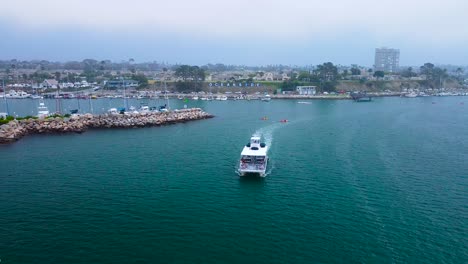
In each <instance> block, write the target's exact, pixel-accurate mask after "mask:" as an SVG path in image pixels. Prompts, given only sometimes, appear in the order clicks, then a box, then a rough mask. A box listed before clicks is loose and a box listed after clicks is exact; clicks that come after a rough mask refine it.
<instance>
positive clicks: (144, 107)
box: [139, 105, 150, 114]
mask: <svg viewBox="0 0 468 264" xmlns="http://www.w3.org/2000/svg"><path fill="white" fill-rule="evenodd" d="M139 111H140V113H142V114H146V113H149V112H150V108H149V106H147V105H142V106H141V107H140V110H139Z"/></svg>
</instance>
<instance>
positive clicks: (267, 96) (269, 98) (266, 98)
mask: <svg viewBox="0 0 468 264" xmlns="http://www.w3.org/2000/svg"><path fill="white" fill-rule="evenodd" d="M260 100H262V101H264V102H270V101H271V96H270V95H269V94H265V95H264V96H263V97H262V98H260Z"/></svg>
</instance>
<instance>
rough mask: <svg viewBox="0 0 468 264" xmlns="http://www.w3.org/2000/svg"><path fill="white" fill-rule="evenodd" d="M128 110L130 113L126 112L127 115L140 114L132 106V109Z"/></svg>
mask: <svg viewBox="0 0 468 264" xmlns="http://www.w3.org/2000/svg"><path fill="white" fill-rule="evenodd" d="M128 110H129V112H125V114H138V111H137V110H136V108H135V107H134V106H133V105H132V106H130V108H129V109H128Z"/></svg>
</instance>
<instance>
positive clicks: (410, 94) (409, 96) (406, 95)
mask: <svg viewBox="0 0 468 264" xmlns="http://www.w3.org/2000/svg"><path fill="white" fill-rule="evenodd" d="M417 96H418V94H417V93H415V92H411V93H408V94H405V97H408V98H414V97H417Z"/></svg>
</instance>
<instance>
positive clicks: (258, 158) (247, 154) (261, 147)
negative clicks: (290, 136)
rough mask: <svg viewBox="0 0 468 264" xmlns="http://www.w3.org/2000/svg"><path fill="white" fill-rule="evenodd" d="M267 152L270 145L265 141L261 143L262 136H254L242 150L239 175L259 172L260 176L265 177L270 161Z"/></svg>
mask: <svg viewBox="0 0 468 264" xmlns="http://www.w3.org/2000/svg"><path fill="white" fill-rule="evenodd" d="M267 152H268V146H266V144H265V143H260V137H259V136H252V137H251V138H250V142H249V143H248V144H247V145H245V146H244V149H243V150H242V152H241V158H240V161H239V169H238V172H239V175H240V176H244V175H246V174H258V175H259V176H260V177H265V176H266V175H265V172H266V168H267V163H268V155H267Z"/></svg>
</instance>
